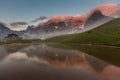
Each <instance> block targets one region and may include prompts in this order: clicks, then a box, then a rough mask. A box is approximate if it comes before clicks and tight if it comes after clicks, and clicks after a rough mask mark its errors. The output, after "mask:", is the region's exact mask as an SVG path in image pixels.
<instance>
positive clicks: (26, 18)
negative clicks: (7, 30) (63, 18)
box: [0, 0, 120, 30]
mask: <svg viewBox="0 0 120 80" xmlns="http://www.w3.org/2000/svg"><path fill="white" fill-rule="evenodd" d="M107 3H116V4H119V3H120V0H0V22H4V23H5V24H7V26H8V27H11V26H12V27H11V28H15V26H16V25H17V24H20V25H22V27H21V26H20V25H19V26H17V27H19V28H17V29H18V30H21V29H25V28H26V27H27V26H28V25H32V24H33V25H35V24H38V23H40V22H41V21H45V20H46V19H47V18H50V17H52V16H54V15H77V14H85V13H87V12H88V11H90V10H91V9H92V8H94V7H96V6H98V5H102V4H107ZM39 20H41V21H39Z"/></svg>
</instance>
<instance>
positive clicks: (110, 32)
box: [45, 18, 120, 45]
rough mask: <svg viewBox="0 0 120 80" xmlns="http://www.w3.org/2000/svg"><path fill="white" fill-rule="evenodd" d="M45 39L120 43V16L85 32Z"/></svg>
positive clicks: (84, 42)
mask: <svg viewBox="0 0 120 80" xmlns="http://www.w3.org/2000/svg"><path fill="white" fill-rule="evenodd" d="M45 41H47V42H61V43H81V44H102V45H120V18H119V19H114V20H112V21H110V22H108V23H105V24H103V25H101V26H99V27H97V28H95V29H93V30H90V31H87V32H84V33H80V34H72V35H67V36H58V37H54V38H50V39H47V40H45Z"/></svg>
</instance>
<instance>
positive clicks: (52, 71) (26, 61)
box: [0, 44, 120, 80]
mask: <svg viewBox="0 0 120 80" xmlns="http://www.w3.org/2000/svg"><path fill="white" fill-rule="evenodd" d="M69 46H70V45H69ZM119 61H120V49H113V48H103V47H91V46H89V47H88V46H78V45H71V47H66V46H58V45H54V46H53V45H52V46H50V45H45V44H36V45H32V44H30V45H13V44H12V45H1V46H0V80H120V66H119V64H120V62H119Z"/></svg>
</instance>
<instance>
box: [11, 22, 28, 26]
mask: <svg viewBox="0 0 120 80" xmlns="http://www.w3.org/2000/svg"><path fill="white" fill-rule="evenodd" d="M27 24H28V23H27V22H13V23H10V25H11V26H18V25H22V26H23V25H27Z"/></svg>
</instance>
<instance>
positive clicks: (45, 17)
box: [32, 16, 48, 23]
mask: <svg viewBox="0 0 120 80" xmlns="http://www.w3.org/2000/svg"><path fill="white" fill-rule="evenodd" d="M47 18H48V17H47V16H40V17H39V18H36V19H35V20H33V21H32V22H33V23H34V22H38V21H42V20H45V19H47Z"/></svg>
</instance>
